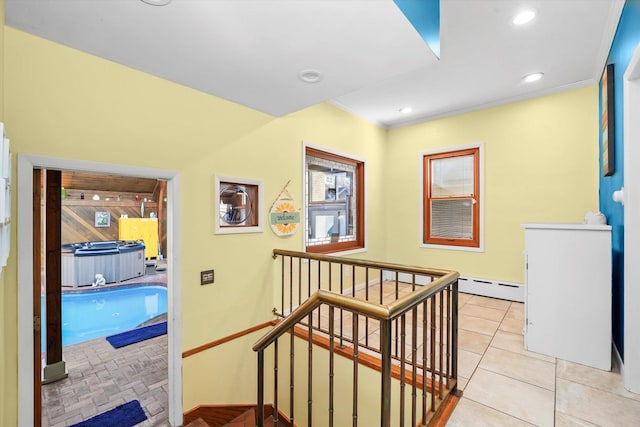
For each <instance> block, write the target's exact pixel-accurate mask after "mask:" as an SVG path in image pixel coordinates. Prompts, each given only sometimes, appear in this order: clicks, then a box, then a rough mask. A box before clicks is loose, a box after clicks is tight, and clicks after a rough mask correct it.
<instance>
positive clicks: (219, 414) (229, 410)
mask: <svg viewBox="0 0 640 427" xmlns="http://www.w3.org/2000/svg"><path fill="white" fill-rule="evenodd" d="M243 409H245V410H244V412H241V413H240V414H239V415H238V414H237V413H238V407H232V406H229V407H226V408H225V407H224V406H218V407H201V408H200V409H199V410H197V411H196V412H194V413H191V414H190V415H189V416H185V423H186V424H185V425H184V427H255V426H256V411H255V408H247V407H245V408H243ZM234 413H235V414H234ZM185 415H186V414H185ZM196 417H197V418H196ZM189 420H191V421H190V422H189ZM274 425H275V421H274V418H273V408H272V407H269V406H267V407H265V419H264V426H265V427H273V426H274ZM278 425H279V426H282V427H289V426H290V425H289V423H288V422H287V421H286V420H285V421H283V420H282V419H280V421H279V423H278Z"/></svg>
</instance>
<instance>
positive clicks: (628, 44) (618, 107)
mask: <svg viewBox="0 0 640 427" xmlns="http://www.w3.org/2000/svg"><path fill="white" fill-rule="evenodd" d="M639 43H640V0H627V1H626V3H625V6H624V9H623V11H622V16H621V17H620V22H619V24H618V30H617V31H616V35H615V38H614V40H613V43H612V45H611V50H610V51H609V58H608V60H607V64H614V68H615V72H614V102H615V104H614V141H615V144H614V150H615V155H614V156H615V157H614V159H615V160H614V164H615V172H614V174H613V175H611V176H607V177H603V176H602V122H601V121H600V147H601V149H600V171H601V172H600V194H599V200H600V210H601V211H602V213H604V214H605V215H606V217H607V220H608V223H609V225H611V226H612V229H613V230H612V250H613V284H612V285H613V289H612V292H613V341H614V343H615V345H616V347H617V349H618V352H619V353H620V355H621V356H622V355H623V354H624V338H623V337H624V335H623V334H624V212H623V207H622V205H621V204H620V203H616V202H614V201H613V200H612V199H611V195H612V194H613V192H614V191H616V190H619V189H620V188H621V187H622V186H623V185H624V183H623V176H622V175H623V153H624V148H623V147H624V141H623V116H624V111H623V97H622V88H623V85H622V79H623V75H624V73H625V71H626V69H627V66H628V65H629V61H630V60H631V57H632V55H633V52H634V51H635V49H636V46H638V44H639ZM601 87H602V85H601ZM600 111H602V98H600ZM609 126H611V124H610V125H609Z"/></svg>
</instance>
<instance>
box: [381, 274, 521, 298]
mask: <svg viewBox="0 0 640 427" xmlns="http://www.w3.org/2000/svg"><path fill="white" fill-rule="evenodd" d="M385 280H395V273H394V272H392V271H385ZM398 281H400V282H405V283H412V282H415V284H416V285H422V286H424V285H426V284H428V283H430V282H431V278H430V277H429V276H422V275H412V274H407V273H399V274H398ZM458 290H459V291H460V292H464V293H467V294H474V295H482V296H485V297H491V298H500V299H506V300H509V301H518V302H524V285H523V284H520V283H509V282H504V281H497V280H490V279H479V278H475V277H463V276H460V278H459V279H458Z"/></svg>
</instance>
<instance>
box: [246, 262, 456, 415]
mask: <svg viewBox="0 0 640 427" xmlns="http://www.w3.org/2000/svg"><path fill="white" fill-rule="evenodd" d="M278 255H281V256H282V258H283V261H282V281H283V285H282V286H283V297H282V301H283V305H282V307H283V308H284V307H285V304H284V301H285V297H284V295H285V290H286V288H287V287H286V284H288V285H289V289H291V291H290V292H289V298H290V305H289V307H288V308H287V309H286V310H285V309H283V310H282V311H283V312H284V311H288V312H289V314H288V315H286V316H284V317H283V319H282V320H281V321H280V322H279V323H278V324H277V325H276V326H275V327H274V329H273V330H271V331H270V332H269V333H267V334H266V335H265V336H263V337H262V338H261V339H260V340H259V341H258V342H256V343H255V344H254V346H253V349H254V351H256V352H257V354H258V402H257V403H258V404H257V414H256V419H257V425H258V426H259V427H262V426H263V420H264V413H263V411H264V400H265V389H264V381H265V379H264V376H265V367H264V365H265V355H264V352H265V350H266V349H267V348H268V347H269V346H273V348H274V380H273V383H274V393H273V396H274V406H275V409H276V411H275V420H274V422H275V425H276V426H278V425H280V423H281V422H282V425H287V426H290V425H294V407H296V406H295V402H294V400H295V392H294V390H295V383H296V382H295V379H294V364H295V363H296V362H295V350H294V348H295V345H294V344H295V340H296V338H295V332H296V328H306V329H305V330H306V334H307V343H308V344H307V347H308V355H307V366H308V372H307V375H308V379H307V381H308V388H307V421H306V425H307V426H309V427H310V426H311V425H312V423H313V419H314V417H313V400H314V396H313V391H314V390H313V377H314V375H318V373H319V372H317V371H316V370H315V369H314V364H313V348H314V338H315V337H316V336H318V335H322V336H325V337H328V338H327V339H328V349H329V357H330V361H329V372H328V376H329V396H328V399H329V402H328V407H329V411H328V412H329V413H328V415H327V417H328V425H329V426H333V424H334V412H335V410H336V408H335V402H334V400H335V396H334V387H335V376H336V372H335V371H334V369H335V364H334V355H335V353H336V351H337V350H339V349H345V348H347V347H348V348H349V349H350V351H351V353H350V354H351V357H352V359H353V368H352V384H353V392H352V396H353V401H352V408H351V413H352V415H351V418H352V425H353V426H357V425H358V416H359V414H358V401H359V399H358V378H359V370H358V365H359V359H360V354H361V352H362V351H365V352H367V353H368V354H376V355H377V357H379V359H380V371H381V375H380V425H381V426H383V427H390V426H391V416H392V377H394V375H395V377H397V378H399V386H400V391H399V394H398V397H397V398H395V397H394V399H395V402H396V403H397V407H398V408H400V409H399V411H398V412H399V415H398V417H399V419H398V422H397V423H394V425H400V426H404V425H405V423H406V422H407V418H408V417H407V416H406V413H405V412H406V411H405V405H406V402H405V400H406V399H407V397H406V394H407V390H406V387H407V385H408V387H410V390H409V391H410V397H409V399H410V400H411V402H410V406H411V409H410V411H409V412H410V417H411V424H410V425H411V426H412V427H413V426H416V425H427V423H428V421H429V420H430V419H431V418H432V417H433V415H434V414H435V412H436V411H437V410H438V408H439V407H440V404H441V403H442V402H443V401H444V399H445V398H446V397H447V396H448V395H449V394H451V393H456V391H457V330H458V318H457V311H458V310H457V307H458V283H457V279H458V273H456V272H452V271H446V270H436V269H426V268H420V267H408V266H402V265H399V264H391V263H379V262H372V261H363V260H355V259H349V258H340V257H334V256H326V255H318V254H308V253H302V252H293V251H282V250H274V258H275V257H277V256H278ZM285 258H287V259H288V260H289V263H286V262H285ZM293 258H297V264H296V266H297V268H293V266H294V264H295V263H294V261H292V259H293ZM305 260H306V261H305ZM312 262H317V269H316V270H315V271H313V272H312V270H313V268H314V267H313V265H311V264H312ZM322 263H324V264H325V266H324V267H323V266H322ZM287 264H288V265H287ZM305 264H306V266H305ZM332 265H339V266H340V267H339V273H338V272H335V271H332ZM345 266H346V268H349V269H351V274H350V275H349V277H351V278H352V279H351V288H348V289H346V288H345V287H344V286H345V284H344V281H343V279H344V274H343V272H344V269H345ZM356 269H362V271H360V272H359V274H357V270H356ZM304 270H306V272H304ZM371 270H377V271H378V273H376V274H377V275H379V276H378V277H379V279H378V280H374V281H370V280H369V278H370V277H371V276H370V272H371ZM303 272H304V274H303ZM296 273H297V274H296ZM403 274H404V275H408V277H410V278H411V283H410V286H409V291H408V292H407V291H405V290H403V289H402V288H403V286H401V281H400V280H399V278H400V276H401V275H403ZM356 275H357V276H358V279H356ZM385 275H386V276H387V277H389V275H391V276H390V277H391V280H385ZM304 276H306V277H307V278H308V281H307V283H305V284H306V285H307V286H306V288H307V289H308V292H309V294H310V295H309V296H308V297H307V296H306V295H305V296H304V297H303V294H304V292H302V289H303V284H302V283H301V281H302V278H303V277H304ZM312 276H313V277H314V278H316V280H315V281H312V280H311V278H312ZM334 276H335V277H338V279H337V280H338V282H339V283H338V284H337V285H336V284H335V283H334V282H335V280H336V279H335V278H334ZM295 277H298V278H299V279H301V280H300V281H299V282H298V283H297V294H298V296H297V298H299V299H300V304H298V305H297V306H296V307H293V301H294V297H293V294H294V293H295V286H294V282H295V280H293V279H294V278H295ZM416 277H428V278H430V281H429V282H428V283H425V284H424V285H418V284H417V283H416ZM287 278H288V279H289V280H287ZM359 281H363V282H364V284H360V285H359V284H358V282H359ZM285 282H286V283H285ZM312 283H313V286H312ZM376 283H377V286H378V287H379V288H380V289H379V290H377V289H376V290H375V292H376V293H377V294H376V297H375V298H374V299H375V301H371V300H369V296H370V295H369V291H370V290H371V289H373V287H374V286H376ZM387 285H388V286H387ZM389 286H390V289H391V290H390V291H389ZM324 287H326V288H327V289H324ZM404 287H405V288H406V286H404ZM313 288H315V289H313ZM356 288H359V289H356ZM312 289H313V292H312ZM345 293H346V294H345ZM362 294H364V297H363V298H362V297H360V295H362ZM356 295H358V296H356ZM378 295H379V297H378ZM389 296H390V297H391V301H385V298H387V297H389ZM303 299H304V302H302V301H303ZM274 312H277V310H274ZM277 314H280V313H277ZM349 317H351V319H350V320H351V321H350V322H349V319H348V318H349ZM345 319H347V320H346V321H345ZM336 326H337V330H336ZM377 328H379V331H378V332H377V333H376V334H375V335H377V336H378V337H379V340H378V341H379V343H378V344H377V345H376V343H375V342H373V341H374V340H373V339H372V338H371V337H370V335H371V336H373V334H370V331H372V330H374V331H375V330H376V329H377ZM288 332H289V333H290V343H289V349H290V350H289V351H290V355H289V357H290V361H289V402H288V407H289V414H288V416H287V419H286V420H279V419H278V418H279V415H278V409H279V404H278V395H279V392H278V378H279V368H278V358H279V357H278V340H279V339H280V338H281V337H282V336H283V335H284V334H286V333H288ZM361 332H363V333H364V335H365V336H364V337H360V333H361ZM407 336H409V338H407ZM336 342H337V346H336ZM407 347H409V352H407ZM419 393H421V396H420V397H419V396H418V394H419ZM394 396H395V395H394ZM341 403H342V402H341ZM418 406H420V408H418ZM343 423H344V422H341V423H339V425H343Z"/></svg>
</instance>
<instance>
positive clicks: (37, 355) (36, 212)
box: [32, 169, 42, 427]
mask: <svg viewBox="0 0 640 427" xmlns="http://www.w3.org/2000/svg"><path fill="white" fill-rule="evenodd" d="M41 197H42V171H41V170H40V169H34V170H33V225H32V227H33V255H32V256H33V424H34V427H40V426H41V425H42V384H41V379H42V346H41V345H40V340H41V335H40V334H41V333H42V331H41V325H42V318H41V317H40V312H41V307H40V295H42V244H41V239H42V232H41V230H42V198H41Z"/></svg>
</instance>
